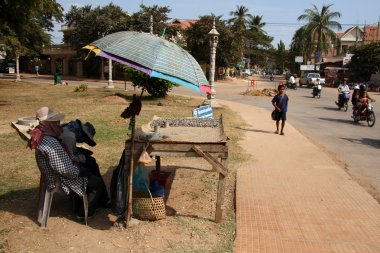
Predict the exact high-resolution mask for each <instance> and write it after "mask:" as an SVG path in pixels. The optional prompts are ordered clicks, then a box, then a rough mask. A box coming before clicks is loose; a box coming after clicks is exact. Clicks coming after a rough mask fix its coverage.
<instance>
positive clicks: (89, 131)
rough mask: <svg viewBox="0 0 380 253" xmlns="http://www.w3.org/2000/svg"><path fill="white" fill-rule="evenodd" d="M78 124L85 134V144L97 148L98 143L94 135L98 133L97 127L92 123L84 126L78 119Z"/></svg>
mask: <svg viewBox="0 0 380 253" xmlns="http://www.w3.org/2000/svg"><path fill="white" fill-rule="evenodd" d="M76 122H78V124H79V127H80V129H81V130H82V132H83V133H84V134H83V139H84V142H85V143H87V144H88V145H90V146H91V147H93V146H96V142H95V141H94V135H95V133H96V131H95V127H94V126H93V125H92V124H91V123H90V122H86V123H84V124H82V122H81V121H80V120H79V119H77V120H76Z"/></svg>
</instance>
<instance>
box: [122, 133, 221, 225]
mask: <svg viewBox="0 0 380 253" xmlns="http://www.w3.org/2000/svg"><path fill="white" fill-rule="evenodd" d="M147 143H148V141H142V140H135V142H134V145H135V146H134V154H133V157H134V160H137V159H138V157H139V155H140V154H141V151H142V149H143V146H144V145H146V144H147ZM149 145H150V147H149V149H148V150H149V151H151V152H150V155H151V156H155V157H156V170H160V169H161V157H203V158H204V159H205V160H206V161H207V162H209V163H210V164H211V165H212V168H213V169H212V170H211V172H217V173H219V182H218V192H217V200H216V211H215V222H217V223H219V222H220V221H221V219H222V213H223V212H222V205H223V202H224V193H225V177H226V176H227V172H228V167H227V166H228V145H227V141H221V142H207V143H199V142H190V141H189V142H183V141H181V142H167V141H149ZM125 156H126V164H127V165H128V164H129V162H130V158H131V141H130V140H128V141H126V143H125ZM134 164H136V163H134Z"/></svg>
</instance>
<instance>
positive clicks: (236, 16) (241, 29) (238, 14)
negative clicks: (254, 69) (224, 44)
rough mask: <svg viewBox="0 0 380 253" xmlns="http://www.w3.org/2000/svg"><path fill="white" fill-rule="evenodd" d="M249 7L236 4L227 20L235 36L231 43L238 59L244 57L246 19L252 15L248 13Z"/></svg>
mask: <svg viewBox="0 0 380 253" xmlns="http://www.w3.org/2000/svg"><path fill="white" fill-rule="evenodd" d="M248 11H249V9H248V8H247V7H245V6H243V5H240V6H239V5H237V6H236V10H235V11H231V12H230V15H231V16H233V17H232V18H231V19H229V20H228V23H229V24H231V30H232V31H233V32H234V34H235V36H234V39H233V41H232V43H234V44H236V47H237V50H238V53H239V54H240V56H241V57H240V59H243V58H244V46H245V38H246V34H245V31H246V29H247V23H248V19H252V15H251V14H249V13H248Z"/></svg>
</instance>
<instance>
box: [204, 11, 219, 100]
mask: <svg viewBox="0 0 380 253" xmlns="http://www.w3.org/2000/svg"><path fill="white" fill-rule="evenodd" d="M208 35H209V39H210V46H211V53H210V72H209V83H210V88H211V93H208V94H207V99H208V100H205V101H204V104H208V105H211V107H221V106H220V105H219V104H218V102H217V101H216V99H215V94H216V92H215V89H214V76H215V56H216V46H217V45H218V41H219V33H218V31H217V30H216V29H215V18H214V21H213V23H212V29H211V31H210V32H209V33H208Z"/></svg>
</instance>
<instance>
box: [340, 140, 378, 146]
mask: <svg viewBox="0 0 380 253" xmlns="http://www.w3.org/2000/svg"><path fill="white" fill-rule="evenodd" d="M341 139H342V140H346V141H349V142H352V143H356V144H362V145H368V146H372V147H375V148H380V139H378V140H376V139H368V138H362V139H354V138H341Z"/></svg>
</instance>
